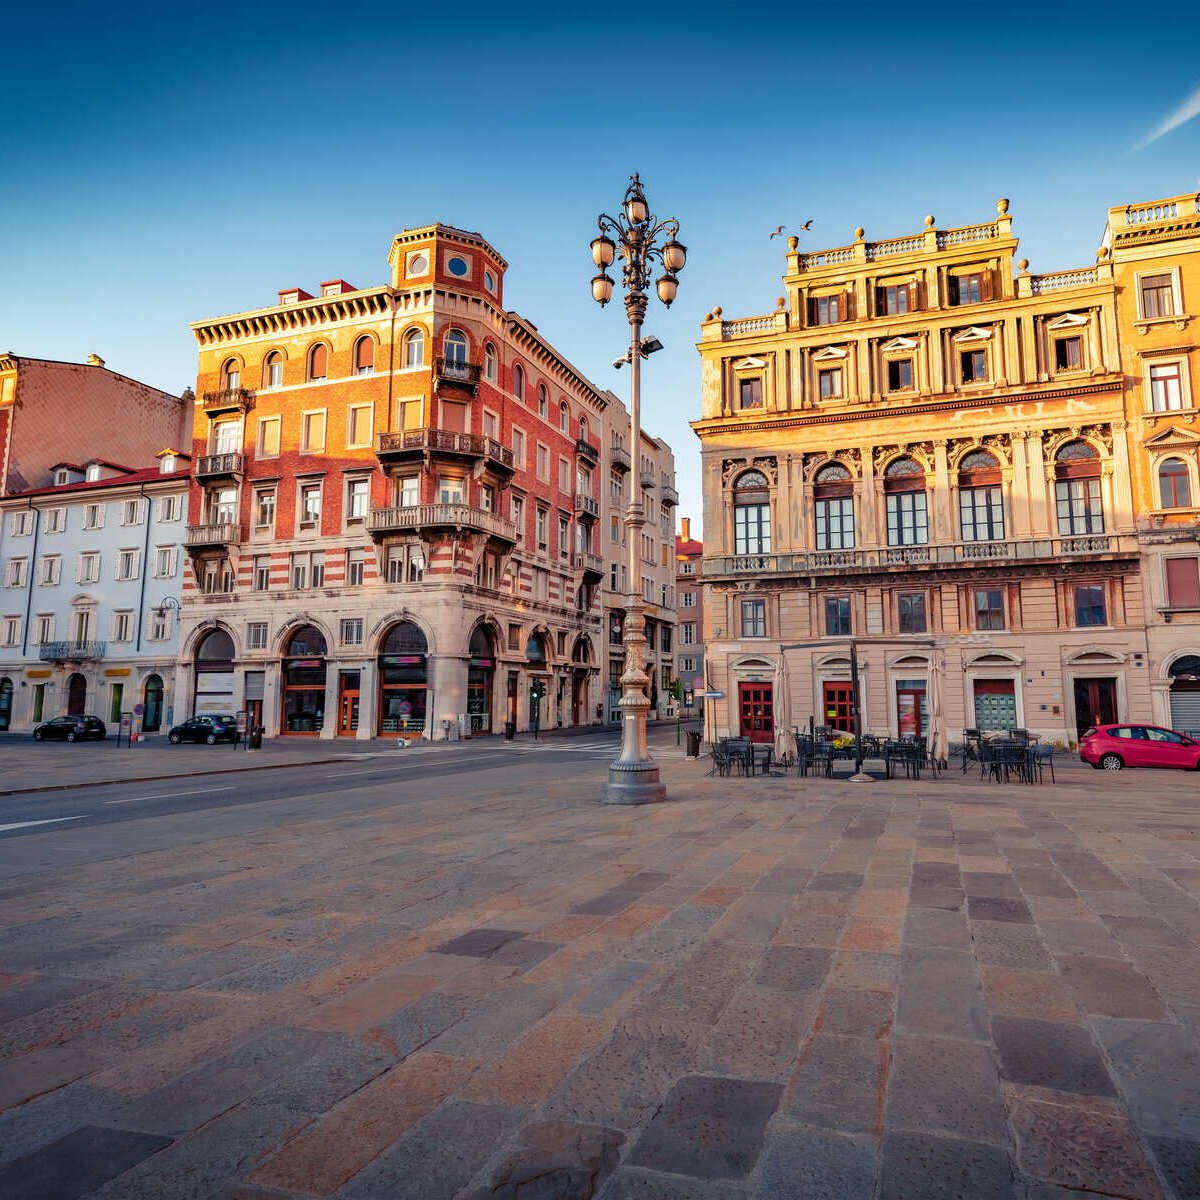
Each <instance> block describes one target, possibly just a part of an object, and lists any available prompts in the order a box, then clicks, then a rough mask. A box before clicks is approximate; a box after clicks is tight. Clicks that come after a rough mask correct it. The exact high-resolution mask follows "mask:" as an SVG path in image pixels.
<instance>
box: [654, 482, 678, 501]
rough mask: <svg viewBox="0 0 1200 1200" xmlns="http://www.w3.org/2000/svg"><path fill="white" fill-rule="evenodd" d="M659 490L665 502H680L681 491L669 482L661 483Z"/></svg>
mask: <svg viewBox="0 0 1200 1200" xmlns="http://www.w3.org/2000/svg"><path fill="white" fill-rule="evenodd" d="M658 490H659V494H660V495H661V497H662V502H663V503H664V504H671V505H674V504H678V503H679V493H678V492H677V491H676V490H675V489H674V488H673V487H672V486H671V485H670V484H669V483H664V484H661V485H660V486H659V489H658Z"/></svg>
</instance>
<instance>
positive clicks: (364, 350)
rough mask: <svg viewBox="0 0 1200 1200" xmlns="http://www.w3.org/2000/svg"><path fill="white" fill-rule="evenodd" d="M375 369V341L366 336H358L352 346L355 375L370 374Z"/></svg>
mask: <svg viewBox="0 0 1200 1200" xmlns="http://www.w3.org/2000/svg"><path fill="white" fill-rule="evenodd" d="M374 370H375V342H374V340H373V339H372V338H369V337H367V336H365V335H364V336H363V337H360V338H359V339H358V341H357V342H356V343H355V346H354V373H355V375H370V374H371V372H372V371H374Z"/></svg>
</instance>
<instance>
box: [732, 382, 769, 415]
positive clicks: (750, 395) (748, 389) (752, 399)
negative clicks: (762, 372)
mask: <svg viewBox="0 0 1200 1200" xmlns="http://www.w3.org/2000/svg"><path fill="white" fill-rule="evenodd" d="M762 402H763V398H762V380H761V379H740V380H738V404H739V406H740V407H742V408H762Z"/></svg>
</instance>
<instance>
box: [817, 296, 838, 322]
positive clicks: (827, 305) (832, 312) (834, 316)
mask: <svg viewBox="0 0 1200 1200" xmlns="http://www.w3.org/2000/svg"><path fill="white" fill-rule="evenodd" d="M842 312H843V305H842V298H841V296H818V297H817V298H816V299H815V300H814V301H813V317H814V321H813V323H814V324H815V325H836V324H837V323H838V322H839V321H840V320H841V319H842Z"/></svg>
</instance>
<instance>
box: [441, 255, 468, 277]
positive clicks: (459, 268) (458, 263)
mask: <svg viewBox="0 0 1200 1200" xmlns="http://www.w3.org/2000/svg"><path fill="white" fill-rule="evenodd" d="M446 267H447V268H448V270H449V271H450V274H451V275H458V276H459V277H461V276H463V275H465V274H466V273H467V260H466V259H465V258H452V259H450V261H449V262H448V263H447V264H446Z"/></svg>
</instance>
